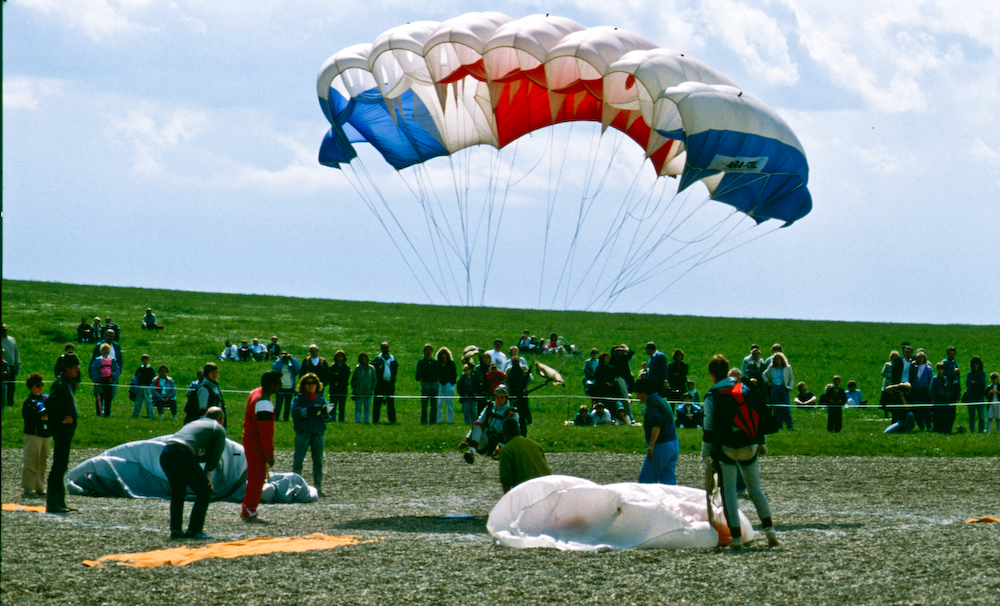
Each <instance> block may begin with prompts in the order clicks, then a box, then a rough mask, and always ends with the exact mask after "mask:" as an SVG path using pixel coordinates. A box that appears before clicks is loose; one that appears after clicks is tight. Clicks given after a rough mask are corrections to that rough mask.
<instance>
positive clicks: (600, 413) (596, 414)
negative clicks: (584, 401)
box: [590, 400, 611, 425]
mask: <svg viewBox="0 0 1000 606" xmlns="http://www.w3.org/2000/svg"><path fill="white" fill-rule="evenodd" d="M592 402H593V404H594V410H593V411H592V412H591V413H590V418H591V419H593V421H594V425H611V411H610V410H608V409H607V408H605V407H604V400H593V401H592Z"/></svg>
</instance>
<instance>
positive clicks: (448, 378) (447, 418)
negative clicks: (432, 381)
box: [436, 347, 458, 424]
mask: <svg viewBox="0 0 1000 606" xmlns="http://www.w3.org/2000/svg"><path fill="white" fill-rule="evenodd" d="M436 357H437V361H438V364H439V365H440V368H439V369H438V384H439V385H440V386H441V387H440V388H438V423H449V424H451V423H454V422H455V381H456V380H457V379H458V369H457V368H456V367H455V360H453V359H452V357H451V350H450V349H448V348H447V347H442V348H441V349H439V350H437V354H436Z"/></svg>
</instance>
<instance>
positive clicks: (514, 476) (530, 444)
mask: <svg viewBox="0 0 1000 606" xmlns="http://www.w3.org/2000/svg"><path fill="white" fill-rule="evenodd" d="M502 432H503V441H504V442H505V443H506V444H505V446H504V447H503V449H502V450H501V451H500V486H501V487H502V488H503V493H504V494H507V493H508V492H509V491H510V489H511V488H514V487H515V486H517V485H518V484H521V483H523V482H527V481H528V480H531V479H534V478H540V477H542V476H550V475H552V470H551V469H550V468H549V464H548V462H547V461H546V460H545V453H544V452H543V451H542V447H541V446H539V445H538V443H537V442H535V441H534V440H531V439H530V438H526V437H524V436H522V435H521V427H520V425H519V424H518V422H517V421H516V420H515V419H504V421H503V430H502Z"/></svg>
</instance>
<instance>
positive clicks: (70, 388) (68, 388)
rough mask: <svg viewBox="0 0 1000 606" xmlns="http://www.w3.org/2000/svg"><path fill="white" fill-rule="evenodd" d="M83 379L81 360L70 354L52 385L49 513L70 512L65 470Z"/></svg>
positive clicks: (49, 399)
mask: <svg viewBox="0 0 1000 606" xmlns="http://www.w3.org/2000/svg"><path fill="white" fill-rule="evenodd" d="M79 376H80V358H78V357H76V354H67V355H66V358H65V360H63V370H62V374H61V375H59V376H58V377H57V378H56V380H55V381H53V382H52V387H51V388H50V389H49V397H48V399H47V400H46V401H45V407H46V408H47V409H48V411H49V413H48V417H49V418H48V421H49V429H50V430H51V431H52V442H53V448H52V469H51V470H50V471H49V481H48V490H47V494H46V501H45V511H46V513H69V512H70V511H71V508H70V507H69V506H68V505H66V471H67V470H68V469H69V446H70V443H72V442H73V433H75V432H76V420H77V412H76V398H75V397H74V395H73V392H74V390H75V389H76V385H77V379H78V377H79Z"/></svg>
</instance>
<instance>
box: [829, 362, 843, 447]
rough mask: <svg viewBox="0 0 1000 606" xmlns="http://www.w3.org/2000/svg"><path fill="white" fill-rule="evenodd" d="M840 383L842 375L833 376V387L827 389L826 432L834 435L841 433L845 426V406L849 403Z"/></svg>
mask: <svg viewBox="0 0 1000 606" xmlns="http://www.w3.org/2000/svg"><path fill="white" fill-rule="evenodd" d="M840 381H841V378H840V375H833V385H830V386H829V387H827V388H826V430H827V431H831V432H834V433H840V430H841V428H842V427H843V426H844V404H845V403H846V402H847V394H846V393H845V392H844V388H843V387H841V386H840Z"/></svg>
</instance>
